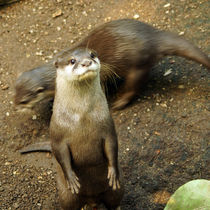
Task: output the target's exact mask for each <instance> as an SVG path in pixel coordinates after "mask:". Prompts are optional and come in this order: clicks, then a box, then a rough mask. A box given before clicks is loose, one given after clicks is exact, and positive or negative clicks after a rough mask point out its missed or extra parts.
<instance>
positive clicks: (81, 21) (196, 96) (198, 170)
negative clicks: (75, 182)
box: [0, 0, 210, 210]
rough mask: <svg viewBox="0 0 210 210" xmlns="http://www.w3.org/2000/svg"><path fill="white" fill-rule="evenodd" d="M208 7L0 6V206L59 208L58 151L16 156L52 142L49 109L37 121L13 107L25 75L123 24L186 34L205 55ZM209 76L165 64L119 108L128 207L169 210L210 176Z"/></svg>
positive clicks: (114, 1) (186, 0) (158, 1)
mask: <svg viewBox="0 0 210 210" xmlns="http://www.w3.org/2000/svg"><path fill="white" fill-rule="evenodd" d="M209 8H210V2H209V1H208V0H199V1H194V0H180V1H176V0H167V1H166V0H141V1H139V0H132V1H128V0H109V1H108V0H106V1H105V0H95V1H94V0H78V1H76V0H71V1H69V0H51V1H47V0H25V1H24V0H22V1H20V2H17V3H14V4H12V5H9V6H5V7H0V111H1V112H0V113H1V114H0V156H1V157H0V209H2V210H3V209H5V210H6V209H22V210H23V209H24V210H25V209H60V207H59V203H58V196H57V192H56V181H55V175H56V174H55V166H54V159H53V158H52V156H51V154H47V153H42V154H41V153H37V154H28V155H24V156H21V155H20V154H19V153H18V149H20V148H21V147H23V146H24V145H28V144H30V143H32V142H37V141H43V140H48V139H49V133H48V132H49V131H48V126H49V118H50V112H49V111H46V110H48V108H46V107H45V108H42V109H41V110H40V111H39V112H38V113H36V114H34V115H33V116H31V115H30V116H23V115H21V114H18V113H16V112H15V111H14V106H13V102H12V101H13V94H14V82H15V80H16V78H17V76H18V75H19V73H20V72H23V71H26V70H29V69H31V68H33V67H36V66H38V65H40V64H42V63H44V62H47V61H48V60H49V59H51V58H52V57H53V55H54V54H55V53H56V52H57V51H60V50H61V49H64V48H66V47H70V46H71V44H72V43H74V42H76V41H78V40H80V39H81V37H83V36H85V35H86V34H87V33H88V32H89V31H90V30H91V29H92V28H94V27H95V26H97V25H99V24H102V23H104V22H107V21H110V20H114V19H119V18H136V19H138V20H141V21H144V22H148V23H150V24H152V25H153V26H155V27H158V28H161V29H166V30H170V31H173V32H176V33H178V34H183V35H184V37H186V38H187V39H189V40H191V41H192V42H193V43H194V44H196V45H197V46H199V47H201V48H202V50H203V51H204V52H206V53H207V54H208V53H209V52H210V48H209V47H210V44H209V41H210V39H209V37H210V30H209V18H210V15H209ZM171 70H172V72H171V73H170V74H169V75H167V76H166V75H165V76H164V73H165V72H170V71H171ZM209 79H210V78H209V74H208V72H207V69H206V68H204V67H202V66H201V65H199V64H197V63H195V62H192V61H188V60H186V59H183V58H175V57H168V58H165V59H164V60H162V61H161V62H160V63H159V64H157V65H156V66H155V67H154V69H153V71H152V73H151V77H150V80H149V82H148V83H147V85H146V87H145V88H144V90H143V91H142V92H141V93H140V94H139V98H138V99H137V100H136V101H135V102H134V103H133V104H132V105H131V106H129V107H127V108H126V109H124V110H122V111H115V112H113V117H114V120H115V124H116V128H117V133H118V137H119V150H120V151H119V161H120V164H121V167H122V171H123V176H124V178H125V195H124V199H123V201H122V209H123V210H143V209H144V210H147V209H155V210H157V209H163V207H164V206H165V203H166V202H167V200H168V198H169V196H170V195H171V193H173V192H174V191H175V190H176V189H177V188H178V187H179V186H180V185H182V184H184V183H185V182H187V181H189V180H192V179H199V178H204V179H209V178H210V170H209V168H207V164H208V163H209V160H210V150H209V139H210V135H209V131H210V124H209V119H210V113H209V111H210V104H209V93H210V88H209V81H210V80H209ZM43 106H44V105H43ZM42 110H44V111H42Z"/></svg>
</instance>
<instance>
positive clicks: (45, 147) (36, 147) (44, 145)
mask: <svg viewBox="0 0 210 210" xmlns="http://www.w3.org/2000/svg"><path fill="white" fill-rule="evenodd" d="M19 152H20V153H21V154H24V153H30V152H52V148H51V144H50V141H45V142H39V143H35V144H30V145H28V146H26V147H24V148H23V149H21V150H19Z"/></svg>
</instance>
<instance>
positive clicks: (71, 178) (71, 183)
mask: <svg viewBox="0 0 210 210" xmlns="http://www.w3.org/2000/svg"><path fill="white" fill-rule="evenodd" d="M67 185H68V189H69V190H71V193H72V194H74V193H76V194H78V193H79V188H80V183H79V178H78V177H77V176H76V174H75V173H74V172H72V173H71V174H69V175H68V180H67Z"/></svg>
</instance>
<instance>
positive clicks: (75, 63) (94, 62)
mask: <svg viewBox="0 0 210 210" xmlns="http://www.w3.org/2000/svg"><path fill="white" fill-rule="evenodd" d="M55 66H56V69H57V76H56V88H55V100H54V104H53V114H52V118H51V122H50V136H51V146H52V152H53V154H54V156H55V158H56V160H57V162H58V173H57V182H58V191H59V197H60V203H61V206H62V208H63V209H71V210H74V209H75V210H77V209H80V208H82V207H83V206H84V205H85V204H89V205H91V204H99V203H103V204H104V205H105V206H106V208H107V209H119V206H120V201H121V199H122V196H123V186H122V183H120V180H119V176H120V175H119V169H118V142H117V135H116V131H115V127H114V123H113V120H112V118H111V115H110V113H109V109H108V104H107V100H106V97H105V95H104V92H103V91H102V88H101V84H100V77H99V71H100V61H99V59H98V57H97V56H96V54H95V52H93V51H92V50H90V49H87V48H77V49H74V50H71V51H70V50H69V51H68V53H66V54H65V56H64V55H62V56H61V57H58V58H57V61H56V62H55Z"/></svg>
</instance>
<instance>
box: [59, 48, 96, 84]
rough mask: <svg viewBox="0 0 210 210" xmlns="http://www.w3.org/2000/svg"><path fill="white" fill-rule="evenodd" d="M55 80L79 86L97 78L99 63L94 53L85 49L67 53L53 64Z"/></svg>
mask: <svg viewBox="0 0 210 210" xmlns="http://www.w3.org/2000/svg"><path fill="white" fill-rule="evenodd" d="M55 66H56V68H57V79H62V78H63V79H65V80H66V81H69V82H70V83H74V84H75V83H79V84H81V83H82V82H84V81H92V80H94V78H96V77H97V76H98V77H99V71H100V61H99V59H98V57H97V55H96V53H95V52H94V51H92V50H90V49H87V48H77V49H74V50H71V51H69V52H67V53H66V54H65V55H62V57H61V58H58V59H57V61H56V62H55Z"/></svg>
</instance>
